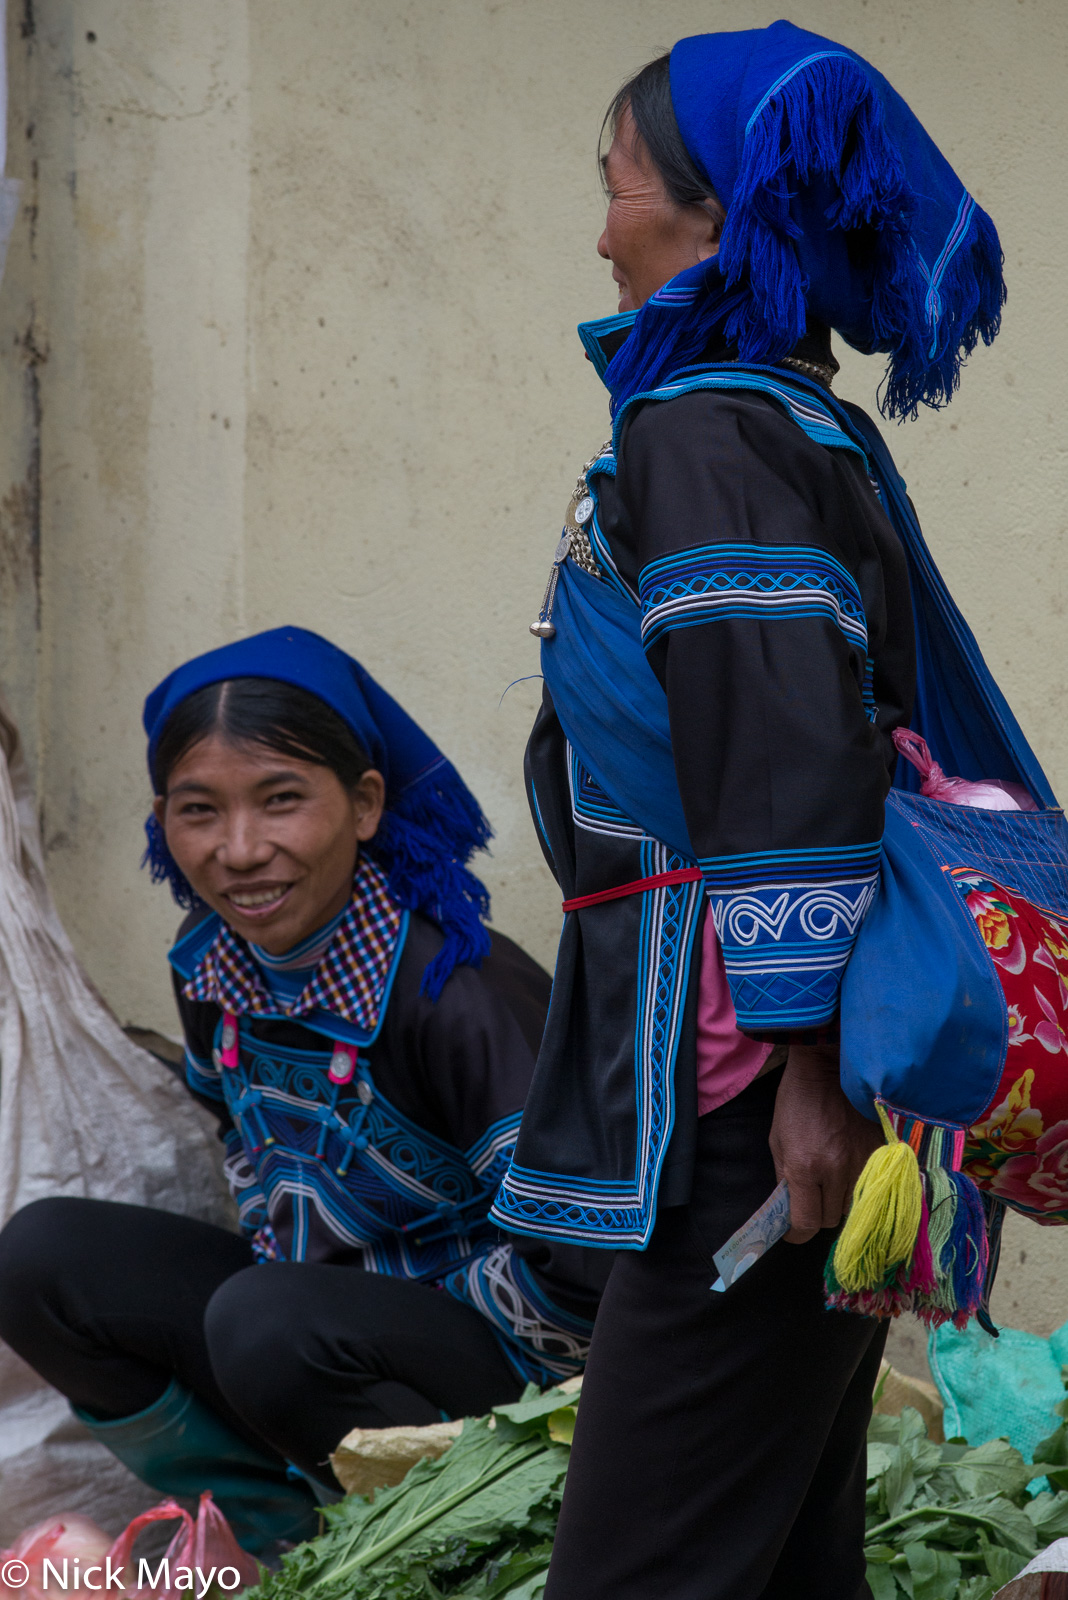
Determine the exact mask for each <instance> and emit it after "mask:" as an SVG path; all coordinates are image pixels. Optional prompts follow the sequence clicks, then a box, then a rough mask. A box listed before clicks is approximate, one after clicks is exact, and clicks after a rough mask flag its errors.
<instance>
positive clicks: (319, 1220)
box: [0, 628, 603, 1553]
mask: <svg viewBox="0 0 1068 1600" xmlns="http://www.w3.org/2000/svg"><path fill="white" fill-rule="evenodd" d="M144 720H145V730H146V732H147V734H148V765H149V772H150V774H151V777H152V782H153V787H154V791H155V795H156V800H155V807H154V812H153V815H152V817H151V818H150V820H149V861H150V864H151V867H152V872H153V876H154V877H155V878H157V879H164V880H167V881H169V883H170V886H171V888H172V890H173V892H174V895H175V898H176V899H177V900H178V901H179V904H181V905H184V906H187V907H191V908H192V909H191V911H190V915H189V916H188V917H187V918H186V921H185V924H184V925H183V928H182V931H181V934H180V936H179V939H178V942H177V944H176V945H175V946H174V949H173V950H172V951H171V963H172V966H173V968H174V973H175V990H176V994H177V999H178V1009H179V1013H180V1015H181V1020H182V1029H183V1032H184V1034H185V1042H186V1078H187V1082H188V1085H189V1088H190V1089H191V1091H192V1092H193V1094H194V1095H196V1096H197V1098H198V1099H200V1100H201V1101H202V1102H203V1103H204V1104H205V1105H206V1106H207V1107H208V1108H209V1109H210V1110H212V1111H213V1112H214V1113H215V1114H216V1115H217V1116H218V1118H219V1121H220V1124H221V1133H222V1136H223V1139H224V1142H225V1146H226V1152H227V1154H226V1169H227V1173H228V1176H229V1179H230V1183H231V1187H232V1189H233V1192H234V1198H235V1200H236V1201H237V1204H238V1208H239V1213H240V1222H241V1233H240V1234H232V1233H227V1232H225V1231H224V1230H223V1229H221V1228H214V1227H211V1226H209V1225H207V1224H205V1223H201V1222H194V1221H191V1220H190V1219H189V1218H187V1217H178V1216H172V1215H170V1214H168V1213H166V1212H163V1211H155V1210H149V1209H147V1208H144V1207H138V1206H124V1205H113V1204H109V1203H106V1202H102V1201H97V1200H83V1199H66V1198H62V1199H60V1198H57V1199H50V1200H41V1201H38V1202H37V1203H36V1204H34V1205H31V1206H27V1207H26V1208H25V1209H24V1210H23V1211H21V1212H19V1213H17V1214H16V1216H15V1217H14V1218H13V1219H12V1220H11V1222H10V1223H9V1224H8V1226H7V1228H6V1229H5V1231H4V1233H3V1235H2V1236H0V1333H2V1335H3V1337H4V1339H6V1340H7V1342H8V1343H9V1344H10V1345H12V1346H13V1347H14V1349H16V1350H17V1351H18V1353H19V1354H20V1355H21V1356H23V1357H24V1359H25V1360H26V1361H28V1362H29V1363H30V1365H31V1366H33V1367H34V1368H35V1369H36V1370H37V1371H38V1372H39V1373H40V1374H41V1375H42V1376H43V1377H44V1378H46V1379H47V1380H48V1381H49V1382H50V1383H51V1384H53V1385H54V1386H55V1387H56V1388H57V1389H59V1390H60V1391H61V1392H62V1393H63V1394H65V1395H67V1397H68V1398H69V1399H70V1401H71V1403H72V1405H73V1407H74V1409H75V1411H76V1412H77V1414H78V1416H79V1417H80V1418H81V1420H82V1421H83V1422H84V1423H85V1425H86V1426H87V1427H88V1428H89V1430H90V1432H91V1433H93V1435H94V1436H95V1437H96V1438H98V1439H99V1440H100V1441H101V1442H102V1443H103V1444H105V1445H107V1446H108V1447H109V1449H111V1450H112V1451H113V1452H114V1454H115V1455H116V1456H118V1457H119V1459H120V1460H121V1461H123V1462H125V1463H126V1465H127V1466H128V1467H129V1468H130V1469H131V1471H133V1472H134V1473H135V1474H136V1475H137V1476H138V1477H139V1478H141V1479H142V1480H143V1481H144V1482H145V1483H147V1484H150V1485H151V1486H152V1487H153V1488H156V1489H160V1490H163V1491H165V1492H168V1493H172V1494H186V1495H194V1494H197V1493H199V1492H200V1491H201V1490H203V1489H211V1490H213V1491H214V1494H215V1498H216V1500H217V1501H218V1503H219V1505H220V1506H221V1507H222V1509H223V1511H224V1512H225V1513H226V1514H227V1515H228V1516H229V1517H230V1519H231V1522H232V1523H233V1525H234V1530H235V1532H236V1533H237V1534H238V1536H239V1538H240V1539H241V1540H242V1543H244V1544H245V1546H246V1548H248V1549H250V1550H252V1551H253V1552H255V1553H269V1552H270V1551H271V1550H272V1549H273V1548H276V1547H277V1545H278V1543H279V1542H281V1541H292V1540H295V1539H299V1538H306V1537H308V1536H310V1535H311V1534H314V1532H315V1530H316V1526H317V1517H316V1514H315V1509H314V1508H315V1506H316V1503H317V1500H318V1499H319V1498H326V1499H329V1498H338V1496H339V1489H338V1485H337V1483H336V1480H335V1479H334V1477H333V1474H332V1472H331V1470H330V1465H329V1460H328V1457H329V1454H330V1452H331V1451H332V1450H333V1449H334V1448H335V1447H336V1445H337V1444H338V1442H339V1440H340V1439H341V1438H342V1436H343V1435H344V1434H345V1433H346V1432H348V1430H349V1429H351V1428H354V1427H363V1428H381V1427H388V1426H391V1425H394V1424H398V1423H415V1424H422V1423H429V1422H439V1421H441V1419H442V1418H444V1417H462V1416H465V1415H469V1414H472V1413H473V1414H476V1415H478V1414H481V1413H482V1412H485V1411H487V1410H489V1408H490V1407H491V1406H493V1405H497V1404H500V1403H503V1402H505V1401H508V1400H510V1399H514V1398H515V1397H516V1396H518V1394H519V1393H520V1391H521V1389H522V1387H523V1384H524V1383H525V1382H526V1381H528V1380H530V1379H533V1380H535V1381H537V1382H541V1383H544V1382H551V1381H555V1380H558V1379H560V1378H561V1377H564V1376H568V1375H570V1374H572V1373H575V1372H577V1371H579V1370H581V1367H582V1363H583V1360H584V1358H585V1353H586V1347H587V1344H588V1340H589V1334H590V1329H591V1325H592V1318H593V1313H594V1309H595V1307H596V1303H597V1294H598V1289H599V1286H600V1283H601V1281H602V1279H603V1272H602V1263H601V1261H600V1259H599V1258H597V1257H592V1256H591V1255H590V1254H589V1253H588V1252H584V1251H581V1250H576V1249H575V1248H574V1247H573V1246H570V1245H568V1244H563V1245H559V1244H551V1243H550V1244H546V1243H540V1242H536V1241H532V1240H524V1241H517V1242H516V1243H515V1244H512V1243H506V1242H502V1241H501V1239H500V1235H499V1232H498V1229H497V1228H496V1227H495V1226H493V1225H491V1224H489V1223H488V1222H487V1212H488V1210H489V1205H490V1201H491V1199H492V1197H493V1193H494V1191H495V1189H496V1187H497V1185H498V1183H499V1181H500V1176H501V1172H502V1170H503V1167H504V1166H505V1164H506V1162H507V1158H508V1154H509V1152H510V1150H511V1146H512V1143H513V1141H514V1138H515V1131H516V1127H517V1125H518V1122H519V1117H520V1112H521V1110H522V1106H523V1101H524V1099H525V1096H526V1091H527V1087H528V1084H529V1082H530V1076H531V1072H532V1070H533V1064H534V1057H535V1054H536V1052H537V1048H538V1043H539V1040H540V1037H541V1030H542V1025H543V1022H544V1017H545V1007H546V1004H547V1001H548V991H549V980H548V977H547V976H546V974H545V973H544V972H543V971H542V970H541V968H540V967H538V966H537V965H536V964H535V963H534V962H533V961H532V960H531V959H530V958H529V956H526V955H525V954H524V953H523V951H522V950H520V949H519V947H518V946H517V945H515V944H513V943H512V942H511V940H509V939H506V938H503V937H502V936H501V935H499V934H492V935H491V934H490V933H488V932H487V930H486V929H485V928H484V927H483V924H482V918H483V916H485V915H486V914H487V912H488V897H487V895H486V891H485V889H484V888H483V887H482V885H481V884H480V883H479V881H478V880H477V879H476V878H475V877H473V876H472V874H471V873H470V871H469V870H468V868H467V865H466V863H467V860H468V858H469V857H470V855H471V854H472V852H473V851H474V850H475V849H476V848H478V847H481V846H484V845H485V844H486V841H487V839H488V837H489V828H488V825H487V823H486V820H485V818H484V817H483V815H482V813H481V811H480V810H479V807H478V804H477V802H476V801H475V799H474V797H473V795H472V794H471V793H470V791H469V790H468V789H467V788H466V786H465V785H464V783H463V782H462V781H461V779H460V776H459V774H458V773H457V772H456V770H455V769H454V768H453V767H452V765H451V764H450V763H449V762H448V761H447V760H446V759H445V757H444V756H443V755H442V754H441V752H440V751H439V750H438V749H437V748H436V747H435V746H434V744H433V743H432V742H431V741H430V739H428V738H427V736H426V734H425V733H423V732H422V730H421V729H420V728H419V727H417V726H416V724H415V723H414V722H413V721H412V719H411V718H410V717H409V716H408V715H407V714H406V713H405V712H404V711H403V710H402V709H401V707H400V706H398V705H397V704H396V702H395V701H393V700H392V699H391V698H390V697H389V695H388V694H386V693H385V692H384V690H382V689H381V688H380V687H379V685H378V684H377V683H376V682H375V681H374V679H373V678H372V677H371V676H370V674H369V673H367V672H365V671H364V669H363V668H362V667H361V666H360V664H359V663H358V662H356V661H354V660H353V659H352V658H351V657H350V656H347V655H346V654H345V653H344V652H343V651H341V650H339V649H338V648H337V647H336V646H335V645H332V644H330V643H328V641H327V640H325V639H321V638H319V637H318V636H317V635H316V634H313V633H307V632H305V631H304V630H303V629H300V628H277V629H275V630H273V631H272V632H269V633H262V634H258V635H256V636H255V637H254V638H251V639H243V640H240V641H239V642H237V643H236V644H232V645H227V646H225V647H224V648H223V649H220V650H213V651H211V652H209V653H208V654H207V655H203V656H198V657H197V658H196V659H195V660H193V661H188V662H186V664H185V665H184V666H182V667H179V668H178V669H177V671H175V672H172V673H171V675H170V676H169V677H168V678H165V679H164V681H163V682H162V683H161V684H160V685H159V687H158V688H157V689H155V690H154V691H153V693H152V694H150V695H149V697H148V700H147V701H146V702H145V719H144Z"/></svg>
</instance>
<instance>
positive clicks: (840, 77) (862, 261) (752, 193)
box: [605, 22, 1005, 417]
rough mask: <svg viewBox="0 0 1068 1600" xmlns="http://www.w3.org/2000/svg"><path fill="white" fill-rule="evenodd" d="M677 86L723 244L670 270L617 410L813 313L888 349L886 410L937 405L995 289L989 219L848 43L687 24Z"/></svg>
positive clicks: (615, 372) (995, 321)
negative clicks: (720, 211) (721, 350)
mask: <svg viewBox="0 0 1068 1600" xmlns="http://www.w3.org/2000/svg"><path fill="white" fill-rule="evenodd" d="M671 99H672V104H673V106H674V109H675V116H676V119H677V121H678V125H679V132H680V133H681V135H682V140H683V143H684V144H685V146H686V148H687V150H688V151H689V153H690V156H691V157H692V158H693V160H694V162H695V163H696V164H697V166H698V167H699V168H700V170H701V171H702V172H703V173H704V174H705V176H706V177H707V178H708V180H709V184H710V186H711V188H712V189H713V190H714V192H715V194H716V195H717V196H718V198H719V200H720V201H721V202H722V204H723V206H724V207H725V208H726V212H727V217H726V222H725V223H724V226H723V233H722V237H721V239H720V248H719V254H718V256H714V257H713V258H712V259H711V260H709V261H703V262H700V263H699V264H698V265H697V266H695V267H691V268H688V269H687V270H686V271H685V272H682V273H680V274H679V275H678V276H677V277H676V278H673V279H672V280H671V282H670V283H668V284H665V285H664V287H663V288H662V289H659V290H658V291H657V292H656V293H655V294H654V295H652V296H651V297H650V298H649V300H647V301H646V303H645V305H644V306H643V307H642V309H641V311H640V312H639V314H638V317H637V320H636V321H635V324H634V329H633V331H632V333H631V334H630V336H629V338H628V339H627V340H626V342H625V343H624V344H623V346H622V347H621V349H620V350H619V351H618V352H617V354H616V356H615V358H614V359H613V360H612V362H611V363H610V365H609V367H608V370H607V373H606V375H605V382H606V383H607V385H608V387H609V389H610V391H611V393H612V397H613V404H614V407H615V408H616V409H618V408H619V407H620V406H621V405H623V404H624V403H625V402H626V401H627V400H628V399H630V398H631V397H632V396H633V395H635V394H641V393H644V392H645V391H647V390H649V389H653V388H655V387H656V386H657V385H658V384H660V383H663V382H664V381H665V380H666V379H667V378H668V377H670V376H671V375H672V374H673V373H675V372H677V371H679V370H680V369H681V368H683V367H685V366H689V365H691V364H693V363H695V362H697V361H699V360H700V359H701V357H702V355H703V354H704V352H705V350H706V349H707V347H708V345H709V343H710V341H711V340H713V339H717V338H718V339H719V340H721V341H723V342H725V343H727V344H728V345H731V346H734V347H735V348H736V349H737V352H738V357H739V359H740V360H742V361H750V362H772V363H773V362H775V361H777V360H780V359H781V358H782V357H783V356H785V355H788V354H789V352H790V351H791V350H792V349H793V347H794V345H796V344H797V342H798V340H799V339H801V337H802V336H803V334H804V332H805V327H806V322H807V320H808V319H809V318H812V319H815V320H818V321H819V322H823V323H825V324H827V326H829V327H831V328H834V329H835V330H836V331H837V332H838V333H840V334H841V335H842V337H843V338H844V339H845V340H846V341H847V342H848V343H849V344H851V345H853V346H854V348H855V349H857V350H860V351H862V352H863V353H864V354H865V355H871V354H873V353H874V352H875V351H886V352H888V353H889V356H890V361H889V367H888V372H887V380H886V385H885V389H884V393H883V395H882V410H883V411H884V413H885V414H886V415H887V416H898V417H905V416H910V415H914V414H915V412H916V408H917V406H918V405H920V404H923V405H929V406H935V407H937V406H939V405H942V404H944V403H945V402H946V401H947V400H949V399H950V398H951V397H952V395H953V393H954V391H955V390H956V388H957V385H958V383H959V381H960V367H961V362H962V361H963V359H964V357H965V356H967V355H969V354H970V353H971V351H972V350H974V348H975V346H976V344H977V342H978V341H979V339H982V340H983V341H984V343H986V344H990V343H991V341H992V340H993V339H994V338H995V336H996V334H997V332H998V330H999V328H1000V325H1001V307H1002V305H1003V304H1004V301H1005V284H1004V279H1003V278H1002V271H1001V268H1002V254H1001V246H1000V244H999V242H998V236H997V232H996V230H995V228H994V224H993V222H992V221H991V220H990V218H989V217H988V216H987V214H986V212H985V211H983V210H982V209H981V208H980V207H979V206H977V205H976V203H975V201H974V200H973V199H972V197H971V195H969V194H968V192H967V190H966V189H965V188H964V187H963V185H962V184H961V182H960V179H959V178H958V177H957V175H956V173H955V172H954V171H953V169H952V167H951V166H950V165H949V163H948V161H946V159H945V157H944V156H943V155H942V154H941V152H940V151H939V150H938V148H937V147H936V146H935V144H934V143H933V142H932V140H931V139H930V138H929V137H928V135H927V134H926V133H925V131H924V129H923V128H922V127H921V125H920V123H919V122H918V121H917V120H916V118H915V117H914V116H913V114H912V112H911V111H910V110H909V108H908V106H907V105H906V104H905V102H904V100H902V98H901V96H900V95H899V94H897V93H896V92H895V91H894V90H893V89H892V88H891V86H890V84H889V83H887V81H886V79H885V78H884V77H883V76H882V75H881V74H880V73H878V72H876V71H875V69H874V67H871V66H869V65H868V63H867V62H866V61H864V60H862V58H861V57H860V56H858V55H857V54H856V53H855V52H854V51H852V50H847V49H845V47H844V46H842V45H838V44H834V43H832V41H831V40H829V39H822V38H820V36H819V35H818V34H815V33H807V32H805V30H804V29H802V28H795V27H794V25H793V24H792V23H790V22H775V23H773V24H772V26H771V27H770V28H756V29H751V30H748V31H746V32H743V33H704V34H699V35H697V36H695V37H694V38H691V39H681V40H680V41H679V43H678V44H677V45H676V46H675V48H674V49H673V50H672V52H671Z"/></svg>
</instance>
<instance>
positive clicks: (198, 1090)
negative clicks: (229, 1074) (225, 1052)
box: [185, 1045, 223, 1103]
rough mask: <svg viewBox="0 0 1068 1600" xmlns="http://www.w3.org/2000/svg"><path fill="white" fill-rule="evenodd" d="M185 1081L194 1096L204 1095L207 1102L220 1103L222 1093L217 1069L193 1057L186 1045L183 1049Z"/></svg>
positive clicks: (207, 1062)
mask: <svg viewBox="0 0 1068 1600" xmlns="http://www.w3.org/2000/svg"><path fill="white" fill-rule="evenodd" d="M185 1081H186V1083H187V1084H188V1085H189V1087H190V1088H191V1089H192V1091H193V1093H194V1094H202V1095H206V1096H207V1098H208V1099H209V1100H218V1101H219V1102H220V1103H221V1101H222V1098H223V1092H222V1085H221V1083H220V1082H219V1069H218V1067H216V1066H215V1065H214V1064H213V1063H212V1062H210V1061H202V1060H201V1058H200V1057H199V1056H195V1055H194V1054H193V1052H192V1050H190V1048H189V1046H188V1045H186V1047H185Z"/></svg>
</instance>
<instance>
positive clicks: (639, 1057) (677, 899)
mask: <svg viewBox="0 0 1068 1600" xmlns="http://www.w3.org/2000/svg"><path fill="white" fill-rule="evenodd" d="M631 826H632V827H633V824H631ZM684 864H685V863H683V861H682V858H681V857H680V856H677V855H674V854H672V852H671V851H669V850H668V849H667V847H666V846H665V845H662V844H660V843H658V842H657V841H656V840H653V839H649V838H645V839H644V840H643V842H642V845H641V849H640V866H641V873H642V876H643V877H651V876H653V875H654V874H656V873H661V872H668V871H670V870H672V869H673V868H674V867H677V866H681V865H684ZM701 892H702V888H701V885H700V884H696V883H687V884H676V885H673V886H671V887H669V888H663V889H656V890H650V891H648V892H646V893H645V894H643V895H642V896H641V902H642V914H641V931H640V936H639V955H638V1017H637V1027H636V1029H635V1039H634V1065H635V1082H636V1094H637V1124H638V1125H637V1161H636V1169H635V1173H634V1178H633V1181H632V1182H631V1183H626V1182H622V1183H605V1182H603V1181H600V1180H597V1179H586V1178H562V1177H560V1176H559V1175H558V1174H555V1173H545V1172H534V1171H531V1170H530V1169H529V1168H524V1167H518V1166H516V1165H515V1164H514V1163H513V1165H512V1166H511V1167H510V1168H509V1169H508V1173H507V1175H506V1177H505V1179H504V1182H503V1183H502V1185H501V1187H500V1189H499V1190H498V1191H497V1197H496V1199H495V1200H494V1203H493V1207H492V1210H491V1212H490V1216H491V1217H492V1218H493V1219H494V1220H495V1221H497V1222H499V1223H500V1224H501V1225H502V1227H505V1228H508V1229H509V1230H510V1231H511V1232H513V1233H526V1234H533V1235H535V1236H539V1237H549V1238H556V1239H570V1240H573V1241H574V1242H575V1243H576V1244H587V1245H594V1246H597V1247H599V1248H602V1249H606V1250H620V1249H622V1250H641V1249H644V1247H645V1245H646V1244H647V1242H648V1240H649V1236H650V1234H651V1233H652V1231H653V1227H654V1225H655V1223H656V1193H657V1186H658V1184H659V1181H660V1170H661V1167H662V1166H663V1162H664V1156H665V1154H666V1151H667V1146H668V1141H669V1140H670V1138H671V1130H672V1128H673V1126H674V1122H675V1084H674V1071H675V1058H676V1055H677V1054H678V1047H679V1038H680V1035H681V1032H682V1018H683V1011H684V1008H685V1003H686V992H687V987H688V983H689V975H690V961H691V957H692V955H693V947H694V937H695V934H696V930H697V923H698V913H699V910H700V904H701Z"/></svg>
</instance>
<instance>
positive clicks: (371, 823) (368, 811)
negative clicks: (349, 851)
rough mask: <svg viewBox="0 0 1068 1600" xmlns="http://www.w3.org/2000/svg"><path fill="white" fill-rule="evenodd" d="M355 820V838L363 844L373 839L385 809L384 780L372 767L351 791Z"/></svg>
mask: <svg viewBox="0 0 1068 1600" xmlns="http://www.w3.org/2000/svg"><path fill="white" fill-rule="evenodd" d="M352 807H353V813H354V815H355V818H356V837H357V839H359V840H360V841H361V842H362V843H363V844H366V843H367V842H368V841H369V840H370V839H373V838H374V836H375V834H376V833H377V832H378V824H379V823H380V822H381V821H382V813H383V811H384V810H385V809H386V780H385V778H383V776H382V774H381V773H380V772H378V771H377V770H376V769H375V768H374V767H370V768H368V770H367V771H366V772H365V773H364V775H363V777H362V778H361V779H360V781H359V783H357V784H356V786H355V787H354V788H353V790H352Z"/></svg>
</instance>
